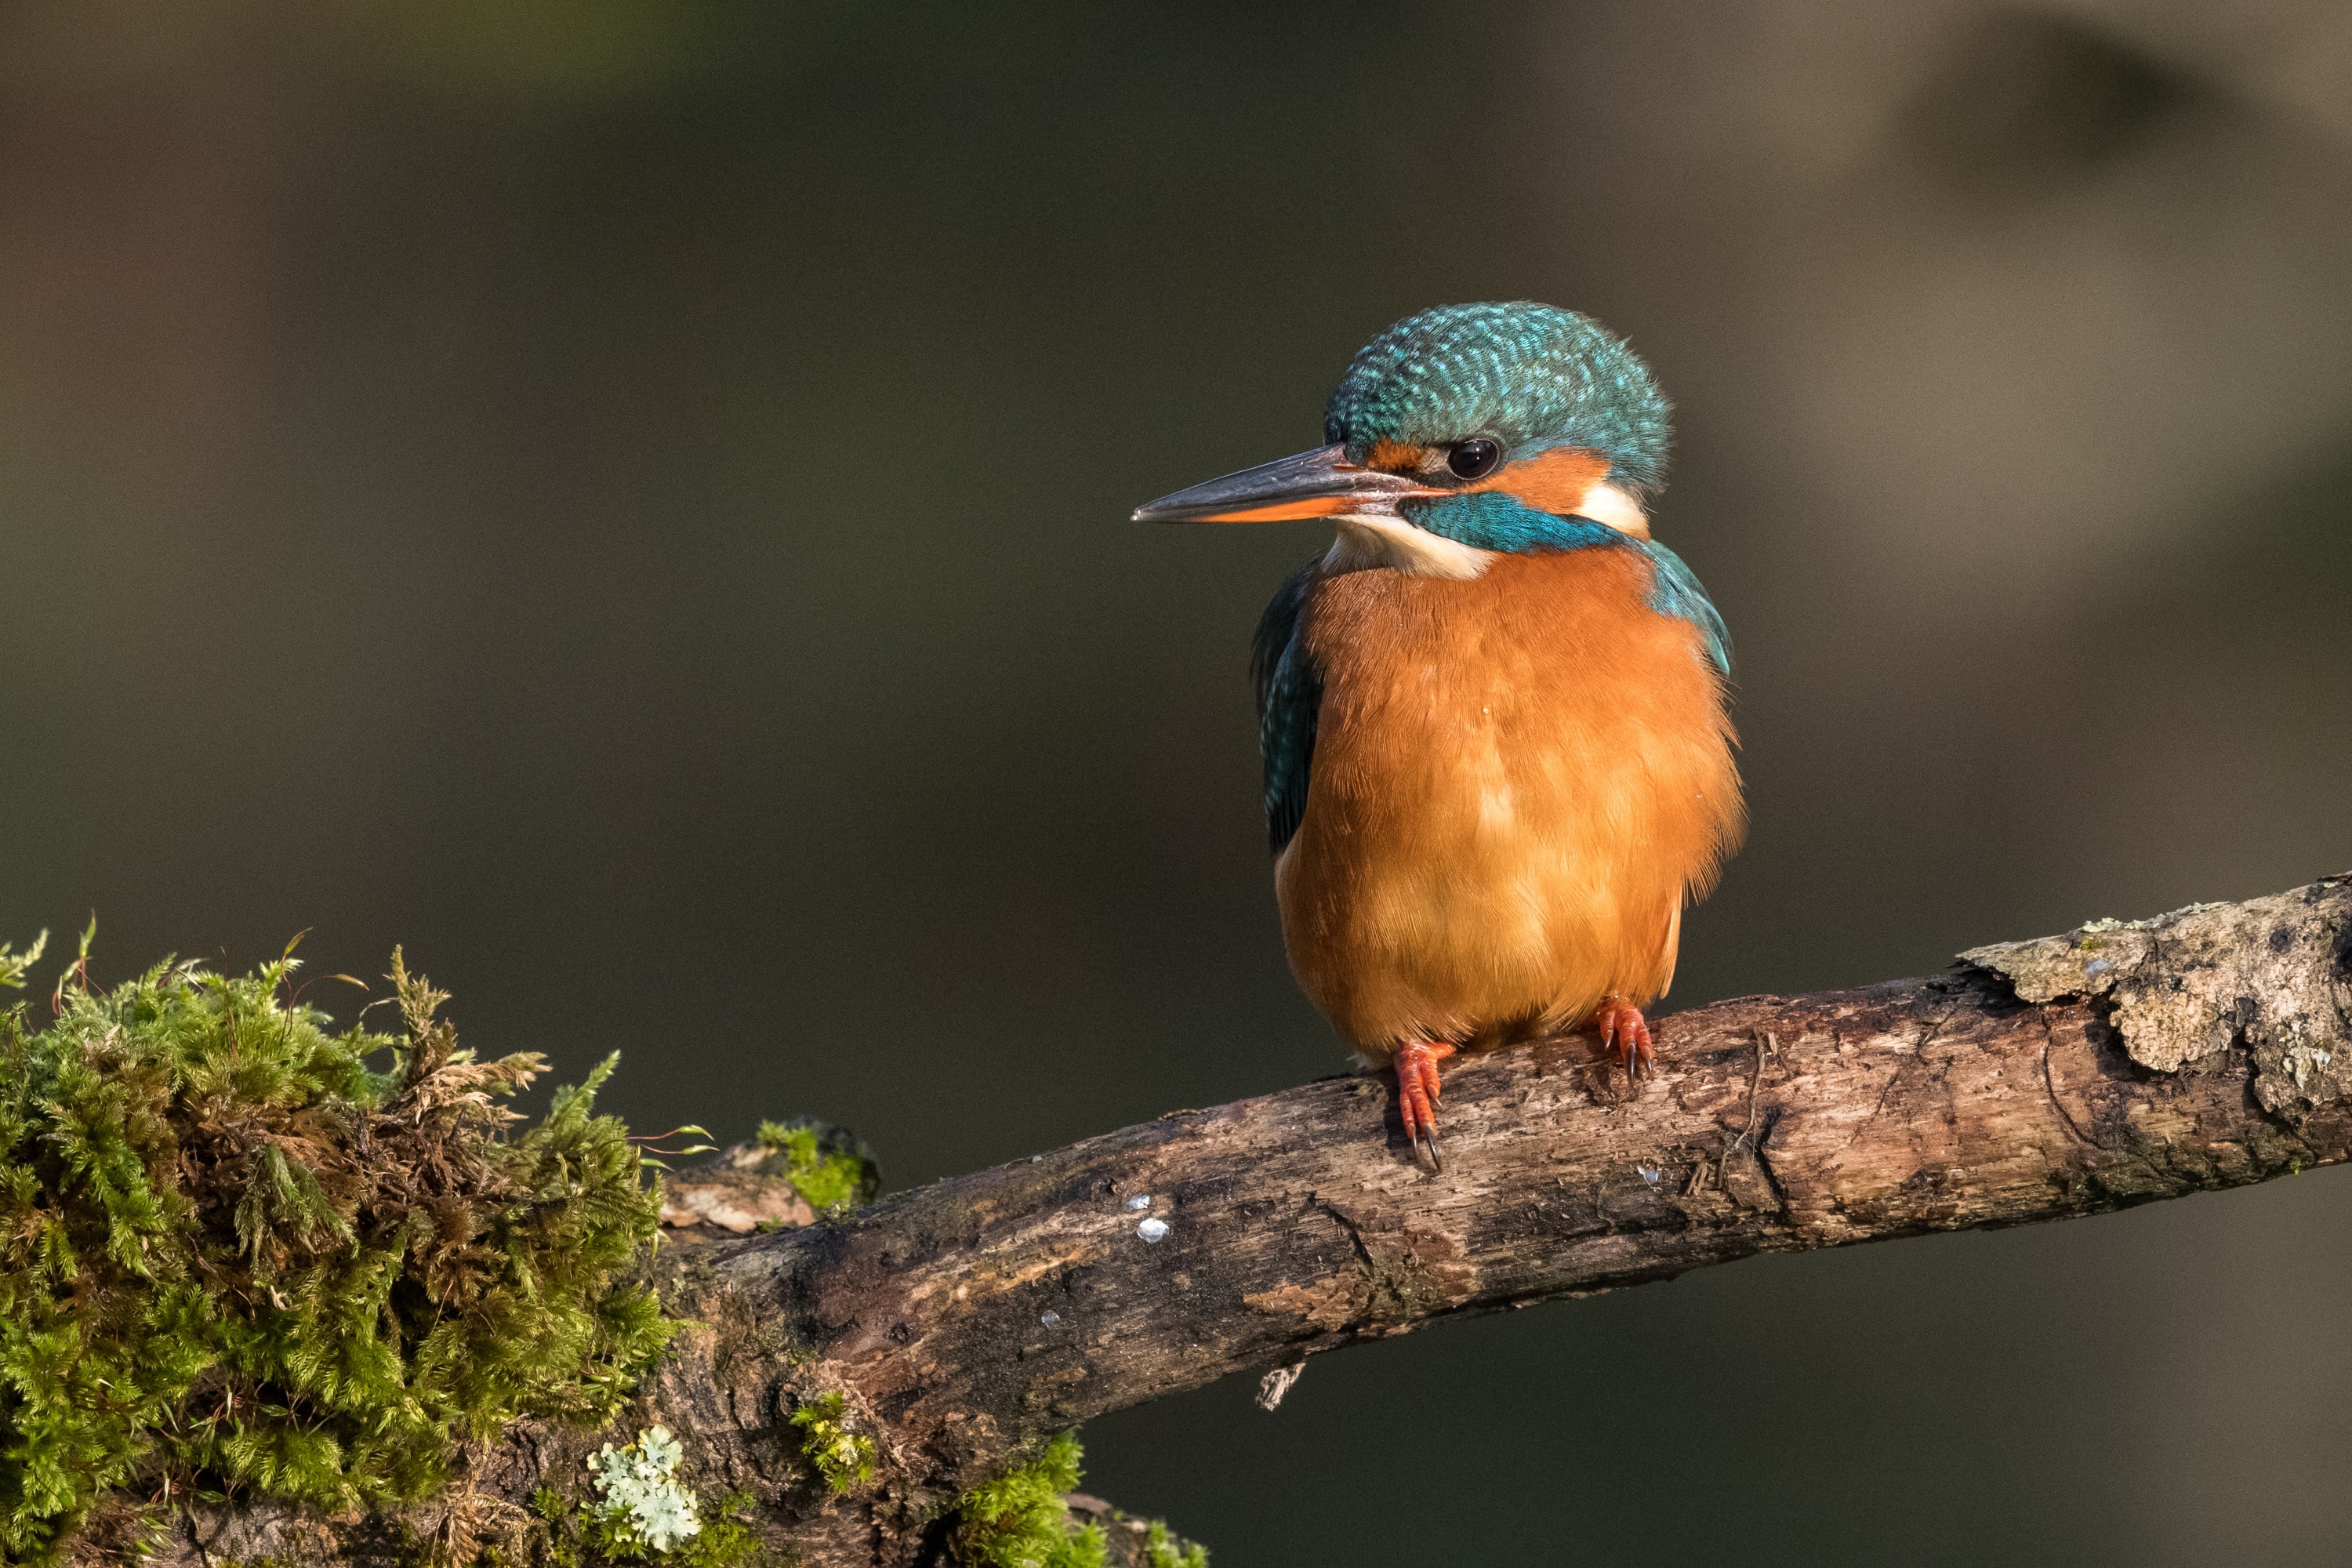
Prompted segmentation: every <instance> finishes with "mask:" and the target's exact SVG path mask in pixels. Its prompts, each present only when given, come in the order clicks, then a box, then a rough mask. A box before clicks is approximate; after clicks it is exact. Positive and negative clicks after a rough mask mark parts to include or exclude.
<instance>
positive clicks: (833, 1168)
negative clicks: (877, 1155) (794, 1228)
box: [756, 1120, 882, 1214]
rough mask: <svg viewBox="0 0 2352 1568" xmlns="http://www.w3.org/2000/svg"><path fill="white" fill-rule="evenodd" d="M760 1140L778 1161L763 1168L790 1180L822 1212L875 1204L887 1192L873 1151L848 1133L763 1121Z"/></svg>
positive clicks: (814, 1124) (808, 1123) (812, 1124)
mask: <svg viewBox="0 0 2352 1568" xmlns="http://www.w3.org/2000/svg"><path fill="white" fill-rule="evenodd" d="M756 1136H757V1142H759V1144H760V1146H761V1148H763V1149H765V1150H767V1151H768V1152H769V1153H770V1154H772V1155H773V1156H774V1157H775V1158H774V1160H773V1161H772V1162H763V1163H762V1164H761V1170H763V1171H772V1172H773V1173H775V1174H777V1175H780V1176H782V1177H783V1178H784V1180H786V1181H788V1182H790V1183H791V1184H793V1187H794V1188H795V1189H796V1190H797V1191H798V1192H799V1193H800V1194H801V1196H803V1197H804V1198H806V1199H807V1200H808V1202H809V1206H810V1207H811V1208H813V1209H814V1210H816V1211H817V1213H819V1214H824V1213H825V1212H827V1211H828V1210H832V1209H840V1208H846V1207H849V1206H850V1205H855V1204H866V1203H872V1202H873V1201H874V1197H875V1194H877V1193H879V1192H880V1191H881V1190H882V1168H881V1166H880V1165H878V1164H877V1163H875V1159H874V1152H873V1151H872V1150H871V1149H868V1148H867V1147H866V1145H865V1144H864V1143H863V1142H859V1141H858V1140H857V1139H856V1137H855V1136H854V1135H852V1134H851V1133H850V1132H849V1131H847V1130H846V1129H844V1128H840V1127H835V1126H833V1125H831V1124H830V1123H828V1122H823V1121H813V1120H801V1121H762V1122H761V1123H760V1131H759V1132H758V1134H757V1135H756Z"/></svg>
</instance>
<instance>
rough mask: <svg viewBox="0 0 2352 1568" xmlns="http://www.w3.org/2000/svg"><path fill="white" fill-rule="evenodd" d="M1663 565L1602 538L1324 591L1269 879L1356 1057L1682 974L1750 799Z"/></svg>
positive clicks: (1293, 947) (1717, 692)
mask: <svg viewBox="0 0 2352 1568" xmlns="http://www.w3.org/2000/svg"><path fill="white" fill-rule="evenodd" d="M1650 585H1651V577H1650V566H1649V563H1648V562H1647V561H1646V560H1644V559H1643V558H1641V557H1640V556H1638V555H1637V554H1635V553H1634V552H1633V551H1631V550H1624V549H1616V548H1607V547H1603V548H1594V549H1585V550H1574V551H1563V552H1550V553H1544V554H1530V555H1504V556H1500V557H1498V558H1497V559H1496V561H1495V562H1494V563H1493V564H1492V565H1491V566H1490V567H1489V568H1488V569H1487V571H1486V574H1484V575H1483V576H1480V577H1477V578H1474V579H1471V580H1468V581H1456V580H1452V579H1447V578H1440V577H1422V576H1406V575H1404V574H1401V573H1398V572H1394V571H1390V570H1385V569H1382V570H1375V571H1365V572H1352V573H1348V574H1344V575H1340V576H1337V577H1332V578H1329V579H1327V580H1326V581H1324V582H1323V583H1321V584H1318V586H1317V588H1316V589H1315V591H1314V594H1313V595H1312V597H1311V598H1310V599H1309V601H1308V603H1307V608H1306V616H1305V621H1304V626H1303V630H1304V633H1305V636H1306V639H1307V650H1308V651H1309V652H1310V653H1311V654H1312V655H1313V656H1314V658H1315V661H1316V663H1317V665H1318V667H1319V668H1320V669H1321V671H1322V675H1323V706H1322V710H1321V716H1320V720H1319V722H1318V729H1317V733H1316V742H1315V760H1314V767H1313V770H1312V773H1311V777H1310V780H1309V784H1308V787H1307V809H1306V813H1305V815H1304V816H1303V817H1302V818H1301V819H1300V822H1299V827H1298V832H1297V835H1296V836H1295V837H1293V838H1292V839H1291V841H1290V844H1289V845H1288V847H1286V848H1285V849H1284V851H1283V853H1282V856H1281V858H1280V859H1279V860H1278V861H1277V862H1276V874H1275V886H1276V893H1277V896H1278V897H1279V899H1280V901H1281V905H1282V925H1283V936H1284V940H1285V942H1286V945H1287V946H1288V948H1289V952H1290V962H1291V967H1292V968H1293V970H1295V971H1296V972H1297V975H1298V980H1299V984H1301V985H1302V986H1304V987H1305V988H1306V991H1307V994H1308V995H1309V996H1310V997H1312V998H1313V999H1314V1001H1315V1003H1316V1005H1318V1006H1319V1007H1321V1008H1322V1009H1323V1011H1324V1012H1325V1013H1326V1014H1328V1016H1330V1018H1331V1021H1332V1023H1333V1024H1334V1025H1335V1026H1338V1028H1339V1032H1340V1033H1341V1034H1342V1035H1344V1036H1346V1037H1348V1038H1349V1039H1350V1040H1352V1041H1354V1042H1355V1043H1356V1044H1357V1045H1358V1046H1360V1047H1362V1048H1363V1049H1364V1050H1366V1051H1367V1052H1370V1053H1371V1054H1372V1055H1375V1056H1385V1055H1386V1054H1388V1052H1389V1051H1390V1050H1391V1048H1392V1047H1394V1046H1395V1045H1397V1044H1399V1043H1401V1042H1402V1041H1404V1040H1408V1039H1415V1038H1419V1039H1433V1040H1436V1039H1444V1040H1453V1041H1456V1042H1460V1043H1469V1044H1481V1043H1487V1042H1492V1041H1498V1040H1502V1039H1507V1038H1510V1037H1517V1036H1521V1035H1525V1034H1527V1033H1530V1032H1534V1031H1537V1030H1542V1029H1548V1028H1559V1027H1571V1026H1576V1025H1578V1024H1580V1023H1582V1022H1583V1021H1584V1019H1585V1018H1586V1017H1588V1016H1590V1015H1591V1011H1592V1009H1593V1007H1594V1005H1596V1004H1597V1003H1598V1002H1599V1001H1600V1000H1601V998H1602V997H1603V996H1606V995H1608V994H1611V993H1612V992H1617V993H1622V994H1625V995H1627V996H1629V997H1631V998H1632V999H1633V1001H1635V1002H1636V1003H1637V1004H1638V1003H1646V1002H1648V1001H1650V1000H1651V999H1652V998H1654V997H1655V996H1657V995H1658V994H1661V993H1662V992H1664V990H1665V988H1666V984H1667V983H1668V982H1669V981H1670V980H1671V979H1672V978H1673V977H1674V968H1675V946H1676V941H1677V936H1678V933H1679V930H1680V916H1681V910H1682V907H1683V904H1684V903H1685V900H1688V899H1690V898H1694V897H1697V896H1700V895H1703V894H1704V893H1705V892H1706V890H1707V889H1708V888H1709V887H1711V886H1712V885H1713V882H1714V879H1715V875H1716V870H1717V867H1718V866H1719V865H1720V864H1721V862H1722V860H1723V858H1724V857H1725V856H1726V855H1727V854H1729V853H1730V851H1731V850H1732V849H1733V848H1734V847H1737V844H1738V838H1739V835H1740V832H1741V828H1742V826H1743V821H1744V817H1743V813H1742V808H1741V805H1740V801H1739V779H1738V773H1737V771H1736V770H1735V768H1734V765H1733V763H1732V755H1731V751H1732V745H1733V742H1734V737H1733V734H1732V731H1731V725H1730V721H1729V720H1728V719H1727V717H1726V715H1725V713H1724V693H1723V687H1722V683H1721V681H1720V680H1719V679H1717V676H1716V674H1715V671H1714V668H1712V667H1711V666H1710V665H1708V664H1707V663H1706V660H1705V658H1704V657H1703V656H1702V655H1701V653H1700V644H1699V639H1698V633H1697V631H1696V628H1694V627H1693V626H1690V625H1689V624H1688V623H1687V622H1685V621H1682V620H1679V619H1676V618H1675V617H1673V616H1662V615H1660V614H1658V613H1657V612H1655V611H1654V610H1652V609H1650V608H1649V607H1648V605H1647V604H1646V602H1645V601H1646V599H1647V597H1648V595H1649V591H1650Z"/></svg>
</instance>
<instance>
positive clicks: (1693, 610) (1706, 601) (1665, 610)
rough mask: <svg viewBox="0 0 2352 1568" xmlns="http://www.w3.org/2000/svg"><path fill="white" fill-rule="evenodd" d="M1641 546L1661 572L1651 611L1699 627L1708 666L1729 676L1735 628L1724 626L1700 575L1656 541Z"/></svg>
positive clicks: (1654, 591)
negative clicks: (1699, 578) (1732, 629)
mask: <svg viewBox="0 0 2352 1568" xmlns="http://www.w3.org/2000/svg"><path fill="white" fill-rule="evenodd" d="M1639 545H1640V548H1641V550H1642V552H1643V554H1645V555H1647V556H1648V557H1649V558H1650V563H1651V565H1652V566H1653V567H1654V568H1655V569H1656V572H1657V581H1656V583H1655V584H1654V586H1652V588H1651V589H1650V608H1652V609H1654V610H1655V611H1657V612H1658V613H1659V614H1660V615H1662V616H1681V617H1682V618H1683V619H1684V620H1686V621H1688V622H1689V623H1690V624H1691V625H1693V626H1696V627H1697V628H1698V635H1699V636H1700V637H1701V638H1703V639H1704V640H1705V641H1706V657H1707V662H1708V663H1710V664H1712V665H1714V666H1715V669H1716V673H1717V674H1718V675H1729V674H1730V673H1731V628H1730V627H1728V626H1725V625H1724V624H1723V613H1722V612H1721V611H1719V610H1717V608H1716V607H1715V601H1714V600H1712V599H1710V598H1708V597H1707V596H1706V589H1705V588H1702V587H1700V586H1699V581H1698V576H1697V574H1696V573H1694V572H1692V571H1691V569H1690V568H1689V567H1688V566H1686V565H1685V564H1684V563H1683V558H1682V557H1681V556H1679V555H1677V554H1675V552H1673V551H1671V550H1669V549H1667V548H1666V547H1665V546H1664V545H1663V544H1661V543H1659V542H1657V541H1656V540H1654V539H1644V540H1642V541H1639Z"/></svg>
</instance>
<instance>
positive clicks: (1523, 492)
mask: <svg viewBox="0 0 2352 1568" xmlns="http://www.w3.org/2000/svg"><path fill="white" fill-rule="evenodd" d="M1608 474H1609V461H1608V459H1607V458H1601V457H1599V456H1597V455H1595V454H1593V453H1591V452H1586V451H1582V450H1580V449H1578V448H1576V447H1553V448H1552V449H1551V450H1550V451H1549V452H1538V453H1537V454H1536V455H1535V456H1534V457H1532V458H1520V459H1519V460H1518V461H1517V462H1516V463H1506V464H1505V465H1504V466H1503V467H1501V468H1497V469H1496V470H1495V471H1494V472H1493V473H1491V474H1489V475H1487V476H1486V478H1485V479H1481V480H1479V481H1478V482H1477V483H1476V484H1475V485H1472V486H1470V487H1469V488H1470V489H1474V490H1501V491H1503V492H1504V493H1505V494H1507V495H1514V496H1517V497H1518V498H1519V500H1523V501H1525V502H1527V503H1528V505H1529V506H1531V507H1533V508H1535V509H1536V510H1538V511H1549V512H1552V513H1555V514H1557V515H1559V516H1563V517H1564V516H1567V515H1568V514H1569V513H1570V512H1573V511H1574V510H1576V509H1577V508H1578V507H1580V506H1581V505H1583V504H1584V495H1585V492H1586V491H1587V490H1590V489H1591V488H1592V487H1593V486H1594V485H1595V484H1597V483H1599V482H1600V481H1601V479H1605V478H1607V477H1608Z"/></svg>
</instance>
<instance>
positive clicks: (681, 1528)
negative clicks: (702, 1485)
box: [588, 1426, 702, 1556]
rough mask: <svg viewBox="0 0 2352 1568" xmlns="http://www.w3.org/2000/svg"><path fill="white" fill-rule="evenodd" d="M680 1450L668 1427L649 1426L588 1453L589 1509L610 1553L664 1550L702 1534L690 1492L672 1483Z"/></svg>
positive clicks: (675, 1477) (643, 1552)
mask: <svg viewBox="0 0 2352 1568" xmlns="http://www.w3.org/2000/svg"><path fill="white" fill-rule="evenodd" d="M682 1453H683V1450H682V1449H681V1448H680V1447H678V1442H677V1438H676V1437H674V1436H670V1430H669V1428H668V1427H667V1426H649V1427H647V1428H646V1430H644V1431H642V1432H640V1433H638V1434H637V1437H636V1441H635V1442H633V1443H627V1444H624V1445H623V1446H622V1447H618V1448H615V1447H613V1445H612V1444H610V1443H607V1444H605V1445H604V1447H601V1448H599V1449H597V1450H596V1452H595V1453H594V1454H593V1455H592V1456H590V1458H589V1460H588V1475H589V1484H590V1485H592V1486H593V1487H594V1488H595V1489H596V1491H597V1494H598V1500H597V1501H596V1503H595V1504H594V1505H593V1507H592V1508H591V1509H590V1510H589V1514H590V1516H591V1517H592V1518H593V1520H595V1521H596V1522H597V1523H598V1524H599V1525H601V1526H603V1527H604V1530H605V1531H608V1532H609V1537H608V1539H609V1545H608V1547H607V1550H608V1552H609V1553H610V1554H612V1555H615V1556H619V1555H628V1556H639V1555H643V1554H645V1553H646V1552H669V1551H672V1550H674V1549H675V1548H677V1546H678V1545H679V1544H680V1543H681V1542H685V1541H687V1540H688V1538H690V1537H692V1536H696V1535H699V1534H701V1533H702V1521H701V1519H700V1518H699V1517H698V1514H697V1511H696V1508H695V1501H694V1493H693V1492H691V1491H689V1490H688V1489H686V1488H685V1487H683V1486H681V1485H679V1484H678V1479H677V1461H678V1459H679V1458H680V1456H681V1455H682Z"/></svg>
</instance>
